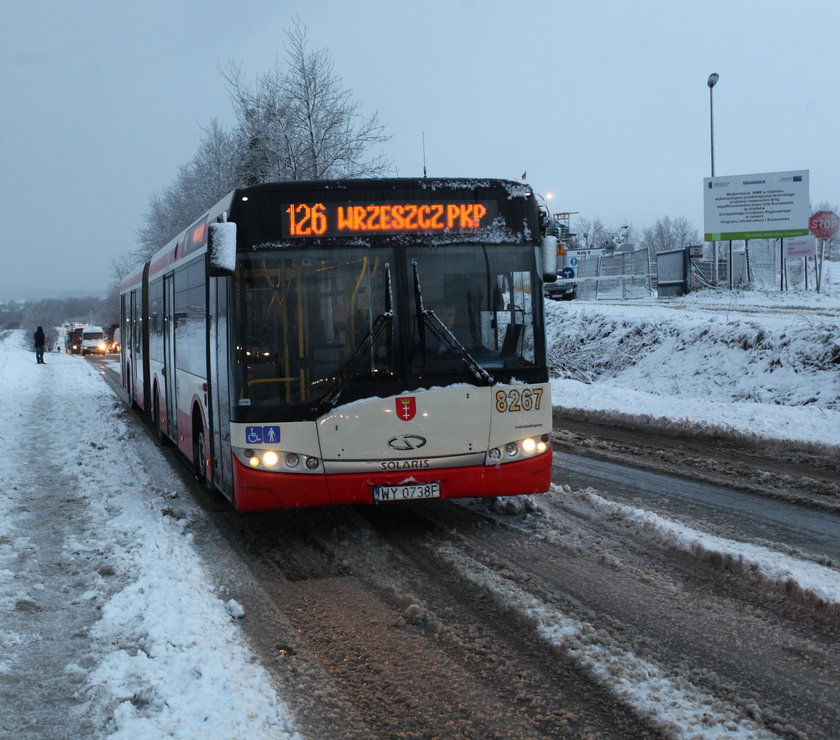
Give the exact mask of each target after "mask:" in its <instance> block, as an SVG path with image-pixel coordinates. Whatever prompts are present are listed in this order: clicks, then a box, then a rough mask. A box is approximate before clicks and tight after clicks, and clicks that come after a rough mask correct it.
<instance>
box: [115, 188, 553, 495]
mask: <svg viewBox="0 0 840 740" xmlns="http://www.w3.org/2000/svg"><path fill="white" fill-rule="evenodd" d="M545 225H546V220H545V216H544V213H543V211H542V210H541V209H540V208H539V207H538V205H537V202H536V199H535V196H534V194H533V192H532V191H531V189H530V188H529V187H528V186H527V185H525V184H524V183H522V182H517V181H507V180H472V179H432V178H428V179H426V178H422V179H405V178H395V179H378V180H331V181H317V182H314V181H313V182H287V183H269V184H263V185H257V186H253V187H247V188H242V189H239V190H235V191H233V192H232V193H230V194H229V195H228V196H226V197H225V198H223V199H222V200H221V201H220V202H219V203H217V204H216V205H215V206H213V207H212V208H211V209H210V210H209V211H208V212H207V213H205V214H204V215H202V216H201V218H199V219H198V220H197V221H196V222H195V223H193V224H192V225H191V226H190V227H189V228H188V229H186V230H185V231H184V232H182V233H181V234H179V235H178V236H177V237H176V238H175V239H173V240H172V241H171V242H170V243H169V244H167V245H166V246H165V247H164V248H163V249H161V250H160V251H159V252H157V253H156V254H155V255H154V256H153V257H152V258H151V259H150V260H149V262H147V263H146V264H144V265H143V266H142V267H140V268H138V269H137V270H136V271H134V272H133V273H131V274H130V275H128V276H127V277H126V278H125V280H124V281H123V283H122V285H121V288H120V293H121V297H120V300H121V338H122V350H123V351H122V355H121V363H122V379H123V385H124V387H125V390H126V392H127V394H128V397H129V400H130V402H131V403H132V405H134V406H135V407H136V408H138V409H140V411H141V413H143V414H145V415H146V416H147V417H148V419H149V421H150V422H151V424H152V426H153V428H154V429H155V430H156V431H157V434H158V436H159V437H160V438H161V440H163V441H167V440H168V441H170V442H172V443H174V444H175V445H176V446H177V448H178V450H179V451H180V452H181V453H182V454H183V456H184V457H185V458H186V460H187V461H188V462H189V463H191V465H192V467H193V470H194V472H195V474H196V476H197V477H198V478H199V480H200V481H202V482H203V483H204V484H205V485H206V486H207V487H208V488H211V489H213V488H215V489H218V490H219V491H220V492H221V493H222V494H224V496H226V497H227V498H228V499H229V500H230V501H231V502H232V504H233V506H234V507H235V508H237V509H243V510H254V509H274V508H290V507H302V506H322V505H332V504H359V503H369V504H371V503H382V502H389V501H403V500H414V499H449V498H457V497H482V496H502V495H516V494H530V493H539V492H544V491H546V490H548V487H549V481H550V472H551V449H550V444H549V432H550V431H551V398H550V390H549V384H548V371H547V366H546V345H545V331H544V324H543V299H542V295H543V280H544V279H545V280H551V279H553V277H554V275H553V273H552V272H551V270H549V269H544V265H546V264H549V261H550V258H548V259H546V258H545V254H544V253H550V255H551V258H553V256H554V249H555V247H554V244H553V243H551V237H542V236H541V234H542V233H543V232H544V231H545ZM544 273H545V274H544ZM549 275H550V276H549Z"/></svg>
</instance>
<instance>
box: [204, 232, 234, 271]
mask: <svg viewBox="0 0 840 740" xmlns="http://www.w3.org/2000/svg"><path fill="white" fill-rule="evenodd" d="M207 254H208V268H207V274H208V275H209V276H210V277H228V276H230V275H233V271H234V269H235V268H236V224H235V223H233V222H232V221H225V222H224V223H213V224H210V225H209V227H208V232H207Z"/></svg>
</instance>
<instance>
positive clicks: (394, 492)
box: [373, 483, 440, 503]
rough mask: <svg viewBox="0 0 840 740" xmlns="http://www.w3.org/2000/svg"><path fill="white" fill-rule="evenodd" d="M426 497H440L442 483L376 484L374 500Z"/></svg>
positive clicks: (407, 499) (412, 499)
mask: <svg viewBox="0 0 840 740" xmlns="http://www.w3.org/2000/svg"><path fill="white" fill-rule="evenodd" d="M424 498H440V483H411V484H410V485H404V486H374V488H373V500H374V501H375V502H376V503H381V502H383V501H415V500H417V499H424Z"/></svg>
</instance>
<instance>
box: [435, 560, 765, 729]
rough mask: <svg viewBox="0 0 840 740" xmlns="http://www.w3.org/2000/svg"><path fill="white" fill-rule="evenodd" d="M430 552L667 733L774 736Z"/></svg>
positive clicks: (514, 589)
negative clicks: (518, 615) (534, 626)
mask: <svg viewBox="0 0 840 740" xmlns="http://www.w3.org/2000/svg"><path fill="white" fill-rule="evenodd" d="M433 549H434V551H435V553H436V554H437V555H439V556H440V557H442V558H443V559H445V560H446V561H447V562H448V563H450V565H452V566H453V567H454V568H456V569H457V570H458V572H459V573H460V574H461V575H462V576H463V577H464V578H466V579H468V580H469V581H471V582H472V583H474V584H476V585H478V586H480V587H482V588H484V589H486V590H488V591H490V592H491V593H492V594H493V595H494V596H495V597H496V598H498V599H500V600H501V601H503V602H504V603H505V604H508V605H509V606H511V607H513V608H514V609H516V610H517V611H519V612H521V613H522V614H524V615H526V616H527V617H528V618H530V619H531V620H533V621H534V622H536V624H537V632H538V634H539V635H540V637H541V638H542V639H544V640H545V641H546V642H548V643H549V644H551V645H553V646H555V647H558V648H560V649H561V650H563V651H564V652H566V653H567V654H568V655H569V656H570V657H572V658H573V659H574V660H575V661H577V663H578V664H579V665H580V666H581V667H582V668H584V669H585V670H586V671H588V672H589V673H590V675H592V676H593V678H595V680H596V681H598V682H599V683H600V684H601V685H603V686H605V687H606V688H607V689H609V690H610V691H612V692H613V694H614V695H615V696H616V697H618V699H619V700H621V701H623V702H625V703H626V704H628V705H629V706H631V707H632V708H633V710H634V711H636V712H637V713H638V714H639V715H640V716H642V717H645V718H646V719H647V720H649V721H650V722H651V723H652V724H653V725H654V726H655V727H656V728H657V729H659V730H661V731H662V732H664V733H666V734H667V735H669V736H671V737H675V738H708V739H709V740H712V739H719V738H721V737H732V738H739V739H745V740H746V739H747V738H750V739H752V738H755V739H760V738H775V737H778V735H776V734H775V733H773V732H771V731H770V730H768V729H767V728H765V727H764V726H762V725H760V724H758V723H756V722H754V721H753V720H751V719H749V718H748V717H745V716H744V713H743V712H742V711H741V710H740V709H738V708H737V707H735V706H734V705H731V704H729V703H728V702H726V701H724V700H722V699H720V698H719V697H717V696H715V695H713V694H711V693H709V692H707V691H704V690H703V689H701V688H699V687H697V686H694V685H693V684H691V683H690V682H689V681H687V680H686V679H684V678H681V677H679V676H676V675H674V674H670V673H669V672H668V671H666V670H665V669H663V668H662V667H660V666H659V665H657V664H656V663H654V662H652V661H650V660H646V659H643V658H640V657H638V656H637V655H635V654H634V653H633V652H631V651H630V650H627V649H626V648H623V647H621V646H620V645H619V644H618V643H617V641H615V640H614V639H613V638H611V637H608V636H606V634H605V633H604V632H602V631H601V632H599V631H596V630H595V629H594V628H593V627H592V626H591V625H588V624H586V623H584V622H580V621H578V620H576V619H573V618H572V617H569V616H567V615H566V614H564V613H563V612H561V611H560V610H559V609H557V608H556V607H554V606H552V605H549V604H546V603H545V602H543V601H541V600H540V599H538V598H537V597H535V596H533V595H532V594H529V593H528V592H527V591H525V590H523V589H522V588H520V587H519V586H517V585H516V584H515V583H513V582H512V581H511V580H509V579H507V578H505V577H503V576H501V575H499V574H498V573H495V572H493V571H492V570H491V569H490V568H488V567H486V566H485V565H483V564H482V563H479V562H478V561H477V560H474V559H473V558H471V557H470V556H468V555H466V554H464V553H463V552H461V551H459V550H457V549H456V548H455V547H453V546H452V545H448V544H438V545H436V546H434V547H433Z"/></svg>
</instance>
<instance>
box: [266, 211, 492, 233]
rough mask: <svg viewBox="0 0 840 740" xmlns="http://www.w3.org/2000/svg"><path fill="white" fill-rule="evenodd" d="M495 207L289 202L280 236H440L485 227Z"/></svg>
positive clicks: (488, 223) (284, 213)
mask: <svg viewBox="0 0 840 740" xmlns="http://www.w3.org/2000/svg"><path fill="white" fill-rule="evenodd" d="M495 217H496V204H495V203H492V202H483V203H452V202H449V203H428V202H419V203H367V204H356V203H289V204H288V205H285V206H284V207H283V226H284V228H283V233H284V234H286V235H287V236H290V237H317V236H352V235H354V234H358V235H362V234H364V235H377V234H378V235H389V234H444V233H464V232H474V231H478V230H479V229H481V228H483V227H486V226H489V225H490V224H491V223H492V222H493V219H494V218H495Z"/></svg>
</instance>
